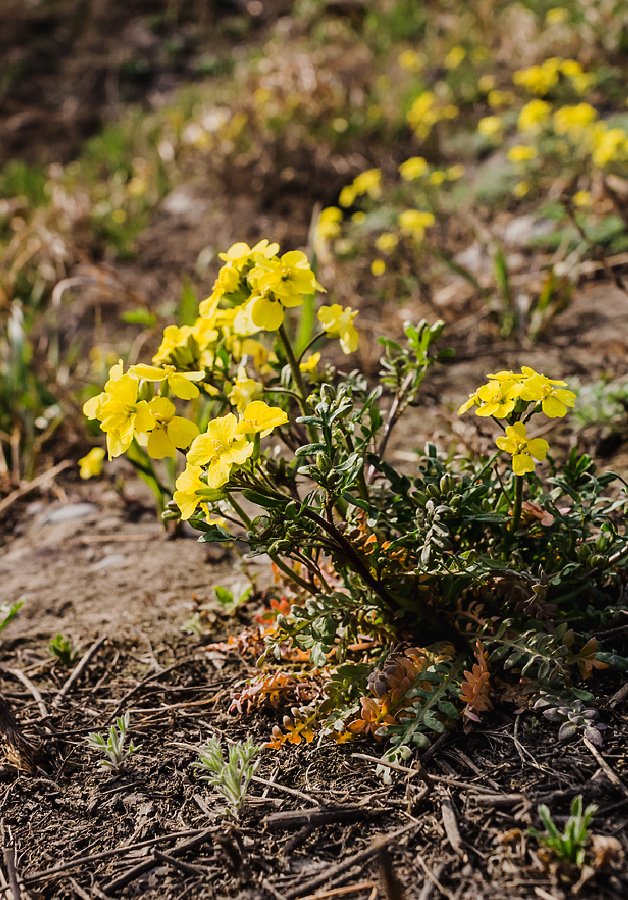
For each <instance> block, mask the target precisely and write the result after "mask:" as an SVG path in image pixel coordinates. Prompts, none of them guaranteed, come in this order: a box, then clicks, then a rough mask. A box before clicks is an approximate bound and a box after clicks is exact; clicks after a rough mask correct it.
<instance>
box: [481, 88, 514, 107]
mask: <svg viewBox="0 0 628 900" xmlns="http://www.w3.org/2000/svg"><path fill="white" fill-rule="evenodd" d="M486 99H487V100H488V105H489V106H490V107H493V108H494V107H496V106H512V104H513V103H514V102H515V95H514V94H513V92H512V91H497V90H496V91H490V93H489V95H488V97H487V98H486Z"/></svg>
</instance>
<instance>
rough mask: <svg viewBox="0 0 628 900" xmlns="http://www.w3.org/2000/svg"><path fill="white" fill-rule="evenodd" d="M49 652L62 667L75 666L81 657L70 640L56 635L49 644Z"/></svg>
mask: <svg viewBox="0 0 628 900" xmlns="http://www.w3.org/2000/svg"><path fill="white" fill-rule="evenodd" d="M48 651H49V652H50V654H51V656H54V658H55V659H56V660H57V662H59V663H61V665H62V666H73V665H74V663H75V662H76V660H77V659H78V657H79V654H78V653H77V651H76V650H75V648H74V645H73V644H72V641H71V640H70V638H68V637H66V636H65V635H63V634H55V636H54V637H53V638H50V641H49V642H48Z"/></svg>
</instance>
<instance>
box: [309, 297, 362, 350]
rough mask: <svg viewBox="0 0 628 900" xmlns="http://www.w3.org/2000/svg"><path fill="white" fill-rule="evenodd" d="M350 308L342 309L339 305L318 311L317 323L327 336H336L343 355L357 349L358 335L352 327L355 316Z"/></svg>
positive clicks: (322, 307)
mask: <svg viewBox="0 0 628 900" xmlns="http://www.w3.org/2000/svg"><path fill="white" fill-rule="evenodd" d="M357 314H358V311H357V310H355V312H354V311H353V310H352V309H351V307H350V306H346V307H345V308H344V309H343V307H342V306H341V305H340V304H339V303H333V304H332V305H331V306H321V308H320V309H319V311H318V321H319V322H320V323H321V325H322V326H323V328H324V329H325V331H326V332H327V334H330V335H338V337H339V338H340V346H341V347H342V350H343V353H354V352H355V351H356V350H357V349H358V333H357V331H356V330H355V328H354V327H353V320H354V319H355V317H356V316H357Z"/></svg>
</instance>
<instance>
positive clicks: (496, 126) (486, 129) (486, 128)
mask: <svg viewBox="0 0 628 900" xmlns="http://www.w3.org/2000/svg"><path fill="white" fill-rule="evenodd" d="M478 134H481V135H482V137H485V138H488V139H489V140H500V139H501V138H502V137H503V135H504V124H503V122H502V120H501V119H500V118H499V116H487V117H486V118H485V119H480V121H479V122H478Z"/></svg>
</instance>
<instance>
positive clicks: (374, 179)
mask: <svg viewBox="0 0 628 900" xmlns="http://www.w3.org/2000/svg"><path fill="white" fill-rule="evenodd" d="M381 193H382V173H381V169H367V170H366V172H361V173H360V174H359V175H358V176H357V177H356V178H354V179H353V181H352V183H351V184H348V185H347V186H346V187H344V188H343V189H342V191H341V192H340V197H339V199H338V202H339V203H340V205H341V206H353V204H354V203H355V201H356V198H357V197H361V196H363V195H364V194H366V196H367V197H371V198H373V199H377V198H378V197H380V196H381Z"/></svg>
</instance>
